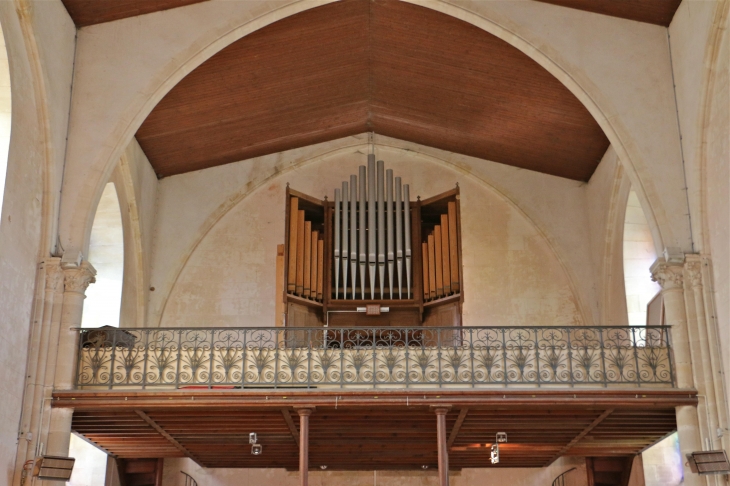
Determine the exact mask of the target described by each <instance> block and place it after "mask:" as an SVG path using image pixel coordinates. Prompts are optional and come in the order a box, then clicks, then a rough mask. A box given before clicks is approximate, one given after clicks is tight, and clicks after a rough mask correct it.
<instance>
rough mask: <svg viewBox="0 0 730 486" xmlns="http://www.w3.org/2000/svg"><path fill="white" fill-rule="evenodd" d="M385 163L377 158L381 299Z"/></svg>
mask: <svg viewBox="0 0 730 486" xmlns="http://www.w3.org/2000/svg"><path fill="white" fill-rule="evenodd" d="M384 172H385V163H384V162H383V161H382V160H378V177H377V179H378V195H377V200H378V282H379V283H380V298H381V299H383V298H384V295H385V292H384V282H383V280H384V278H385V194H384V193H385V174H384Z"/></svg>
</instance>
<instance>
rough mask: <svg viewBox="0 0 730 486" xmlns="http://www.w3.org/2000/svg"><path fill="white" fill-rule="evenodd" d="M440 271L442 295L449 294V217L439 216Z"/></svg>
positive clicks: (445, 215)
mask: <svg viewBox="0 0 730 486" xmlns="http://www.w3.org/2000/svg"><path fill="white" fill-rule="evenodd" d="M441 262H442V263H441V270H442V272H443V280H444V294H446V295H449V294H451V265H450V262H449V215H448V214H442V215H441Z"/></svg>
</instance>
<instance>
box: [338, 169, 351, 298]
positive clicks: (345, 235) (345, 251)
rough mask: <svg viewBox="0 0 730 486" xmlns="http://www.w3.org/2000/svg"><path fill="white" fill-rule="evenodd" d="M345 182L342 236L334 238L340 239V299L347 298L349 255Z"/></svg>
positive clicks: (347, 195)
mask: <svg viewBox="0 0 730 486" xmlns="http://www.w3.org/2000/svg"><path fill="white" fill-rule="evenodd" d="M347 189H348V188H347V182H343V183H342V234H338V235H336V236H335V239H337V238H342V298H343V299H346V298H347V267H349V266H350V253H349V250H348V248H349V247H348V245H347V243H348V241H347V240H348V238H349V233H348V224H347V223H348V219H347V215H348V214H349V211H348V210H347V202H348V200H349V199H350V196H349V191H348V190H347Z"/></svg>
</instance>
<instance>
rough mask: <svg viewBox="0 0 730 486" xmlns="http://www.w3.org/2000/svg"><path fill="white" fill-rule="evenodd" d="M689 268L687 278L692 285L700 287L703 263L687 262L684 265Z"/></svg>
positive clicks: (686, 268)
mask: <svg viewBox="0 0 730 486" xmlns="http://www.w3.org/2000/svg"><path fill="white" fill-rule="evenodd" d="M684 268H685V270H687V278H688V279H689V283H690V284H691V285H692V287H699V286H701V285H702V264H701V263H700V262H687V263H686V264H685V265H684Z"/></svg>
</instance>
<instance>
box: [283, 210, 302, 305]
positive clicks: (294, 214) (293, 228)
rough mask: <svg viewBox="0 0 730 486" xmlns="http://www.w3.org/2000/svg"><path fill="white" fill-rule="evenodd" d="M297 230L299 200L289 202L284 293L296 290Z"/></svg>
mask: <svg viewBox="0 0 730 486" xmlns="http://www.w3.org/2000/svg"><path fill="white" fill-rule="evenodd" d="M298 228H299V198H298V197H292V198H291V200H290V201H289V271H288V272H287V282H286V291H287V292H296V290H297V288H296V287H297V241H298V238H297V229H298Z"/></svg>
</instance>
